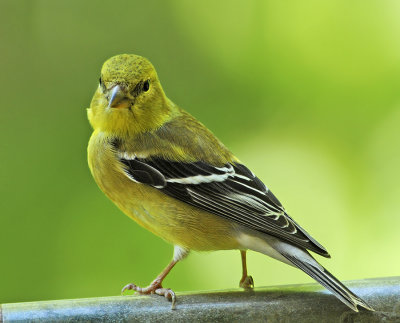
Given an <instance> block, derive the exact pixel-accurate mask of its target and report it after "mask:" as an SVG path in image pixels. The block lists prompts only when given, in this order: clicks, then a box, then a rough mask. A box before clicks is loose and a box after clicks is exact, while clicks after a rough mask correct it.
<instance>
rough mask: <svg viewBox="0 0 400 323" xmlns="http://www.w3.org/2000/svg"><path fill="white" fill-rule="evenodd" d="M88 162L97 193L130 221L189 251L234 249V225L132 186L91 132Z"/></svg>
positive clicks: (103, 139) (101, 138)
mask: <svg viewBox="0 0 400 323" xmlns="http://www.w3.org/2000/svg"><path fill="white" fill-rule="evenodd" d="M88 162H89V167H90V170H91V172H92V174H93V177H94V179H95V181H96V183H97V184H98V185H99V187H100V188H101V190H102V191H103V192H104V193H105V194H106V195H107V196H108V197H109V198H110V199H111V200H112V201H113V202H114V203H115V204H116V205H117V206H118V207H119V208H120V209H121V210H122V211H123V212H124V213H125V214H126V215H128V216H129V217H130V218H132V219H133V220H135V221H136V222H137V223H139V224H140V225H142V226H143V227H145V228H146V229H147V230H149V231H151V232H153V233H154V234H156V235H157V236H159V237H161V238H163V239H164V240H166V241H168V242H170V243H172V244H175V245H179V246H181V247H185V248H187V249H193V250H221V249H237V248H238V243H237V240H236V231H237V225H236V224H235V223H232V222H231V221H228V220H225V219H223V218H221V217H219V216H217V215H214V214H211V213H208V212H205V211H202V210H200V209H198V208H195V207H193V206H191V205H188V204H186V203H183V202H181V201H179V200H176V199H174V198H172V197H170V196H167V195H165V194H164V193H162V192H161V191H159V190H158V189H156V188H153V187H151V186H148V185H145V184H140V183H135V182H133V181H132V180H131V179H129V178H128V177H127V176H126V175H125V174H124V172H123V168H122V164H121V163H120V162H119V161H118V159H117V157H116V155H115V152H114V151H113V149H112V146H111V144H110V143H109V139H108V138H107V136H106V135H105V134H104V133H102V132H100V131H95V132H94V133H93V135H92V137H91V138H90V141H89V147H88Z"/></svg>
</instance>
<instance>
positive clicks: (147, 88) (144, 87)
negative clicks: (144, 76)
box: [143, 80, 150, 92]
mask: <svg viewBox="0 0 400 323" xmlns="http://www.w3.org/2000/svg"><path fill="white" fill-rule="evenodd" d="M149 89H150V80H147V81H145V82H144V83H143V91H144V92H147V91H148V90H149Z"/></svg>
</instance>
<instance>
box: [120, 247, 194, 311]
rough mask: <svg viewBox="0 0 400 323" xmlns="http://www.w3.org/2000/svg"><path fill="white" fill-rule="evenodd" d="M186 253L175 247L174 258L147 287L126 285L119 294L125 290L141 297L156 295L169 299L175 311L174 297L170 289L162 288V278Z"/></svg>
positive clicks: (186, 251)
mask: <svg viewBox="0 0 400 323" xmlns="http://www.w3.org/2000/svg"><path fill="white" fill-rule="evenodd" d="M188 253H189V251H188V250H185V249H183V248H181V247H178V246H175V249H174V258H173V259H172V261H171V262H170V263H169V264H168V266H167V267H165V269H164V270H163V271H162V272H161V273H160V274H159V275H158V276H157V278H156V279H154V280H153V281H152V282H151V284H150V285H149V286H147V287H144V288H142V287H139V286H136V285H135V284H128V285H126V286H124V288H122V291H121V294H123V293H124V292H125V291H126V290H134V291H135V292H137V293H139V294H141V295H148V294H157V295H160V296H164V297H165V298H167V299H170V300H171V301H172V306H171V309H175V303H176V295H175V293H174V291H173V290H172V289H170V288H164V287H162V282H163V280H164V278H165V277H166V276H167V275H168V273H169V272H170V271H171V269H172V268H173V267H174V266H175V264H176V263H177V262H178V261H179V260H181V259H183V258H185V257H186V256H187V254H188Z"/></svg>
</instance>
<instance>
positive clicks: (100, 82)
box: [99, 76, 103, 85]
mask: <svg viewBox="0 0 400 323" xmlns="http://www.w3.org/2000/svg"><path fill="white" fill-rule="evenodd" d="M99 84H100V85H102V84H103V81H102V80H101V76H100V78H99Z"/></svg>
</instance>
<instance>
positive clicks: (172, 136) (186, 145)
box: [88, 54, 373, 311]
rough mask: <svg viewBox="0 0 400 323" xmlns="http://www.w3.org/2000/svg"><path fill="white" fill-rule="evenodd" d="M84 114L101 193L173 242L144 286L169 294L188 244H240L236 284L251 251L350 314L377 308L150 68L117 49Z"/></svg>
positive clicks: (247, 280) (246, 279)
mask: <svg viewBox="0 0 400 323" xmlns="http://www.w3.org/2000/svg"><path fill="white" fill-rule="evenodd" d="M88 118H89V121H90V123H91V125H92V127H93V129H94V132H93V134H92V136H91V138H90V141H89V146H88V160H89V167H90V170H91V172H92V174H93V177H94V179H95V181H96V183H97V184H98V185H99V187H100V188H101V189H102V191H103V192H104V193H105V194H106V195H107V196H108V197H109V198H110V199H111V200H112V201H113V202H114V203H115V204H116V205H117V206H118V207H119V208H120V209H121V210H122V211H123V212H124V213H125V214H126V215H128V216H129V217H130V218H132V219H133V220H135V221H136V222H137V223H139V224H140V225H142V226H143V227H145V228H146V229H147V230H149V231H151V232H153V233H154V234H156V235H158V236H159V237H161V238H163V239H164V240H166V241H168V242H169V243H171V244H173V245H174V255H173V259H172V261H171V262H170V263H169V265H168V266H167V267H166V268H165V269H164V271H162V273H161V274H160V275H159V276H158V277H157V278H156V279H155V280H154V281H153V282H152V283H151V284H150V285H149V286H148V287H146V288H140V287H138V286H136V285H135V284H128V285H126V286H125V287H124V288H123V290H122V292H124V291H125V290H127V289H131V290H134V291H136V292H138V293H140V294H150V293H155V294H158V295H163V296H165V297H167V298H169V299H172V306H173V307H174V305H175V299H176V297H175V293H174V292H173V291H172V290H171V289H166V288H163V287H162V282H163V279H164V278H165V277H166V276H167V274H168V273H169V271H170V270H171V269H172V267H174V265H175V264H176V263H177V262H178V261H180V260H182V259H184V258H185V257H186V256H187V255H188V253H189V251H190V250H196V251H203V250H232V249H235V250H239V251H240V253H241V257H242V266H243V276H242V278H241V280H240V286H241V287H243V288H252V287H253V279H252V278H251V276H248V275H247V269H246V251H247V250H254V251H257V252H260V253H263V254H265V255H268V256H270V257H273V258H275V259H277V260H280V261H282V262H284V263H287V264H289V265H291V266H294V267H297V268H299V269H301V270H303V271H304V272H305V273H306V274H308V275H310V276H311V277H312V278H314V279H315V280H316V281H317V282H319V283H320V284H321V285H323V286H325V287H326V288H327V289H329V290H330V291H331V292H332V293H333V294H334V295H335V296H336V297H337V298H339V299H340V300H341V301H342V302H343V303H344V304H346V305H347V306H349V307H350V308H351V309H353V310H354V311H358V308H357V307H358V306H361V307H364V308H366V309H368V310H373V309H372V308H371V307H370V306H369V305H368V304H367V303H366V302H365V301H363V300H362V299H360V298H359V297H358V296H356V295H355V294H353V293H352V292H351V291H350V290H349V289H347V288H346V287H345V286H344V285H343V284H342V283H341V282H340V281H339V280H337V279H336V278H335V277H334V276H332V275H331V274H330V273H329V272H328V271H327V270H326V269H325V268H324V267H322V266H321V265H320V264H319V263H318V262H317V261H316V260H315V259H314V258H313V257H312V256H311V255H310V253H309V252H308V250H309V251H313V252H315V253H317V254H319V255H322V256H324V257H330V256H329V254H328V252H327V251H326V250H325V248H324V247H323V246H322V245H321V244H319V243H318V242H317V241H316V240H315V239H313V238H312V237H311V236H310V235H309V234H308V233H307V232H306V231H305V230H304V229H303V228H302V227H300V226H299V225H298V224H297V223H296V222H295V221H294V220H293V219H292V218H291V217H290V216H289V215H288V214H287V213H286V211H285V209H284V207H283V206H282V204H281V203H280V202H279V201H278V199H277V198H276V197H275V196H274V194H272V192H271V191H270V190H269V189H268V188H267V187H266V186H265V185H264V184H263V182H262V181H261V180H260V179H258V178H257V177H256V176H255V175H254V174H253V173H252V172H251V171H250V170H249V169H248V168H247V167H246V166H244V165H243V164H242V163H241V162H240V161H239V159H237V158H236V157H235V156H234V155H233V154H232V153H231V152H230V151H229V150H228V149H227V148H226V147H225V146H224V145H223V144H222V143H221V142H220V141H219V140H218V139H217V138H216V137H215V136H214V135H213V134H212V133H211V132H210V131H209V130H208V129H207V128H206V127H205V126H204V125H203V124H201V123H200V122H199V121H197V120H196V119H195V118H194V117H192V116H191V115H190V114H189V113H187V112H186V111H184V110H182V109H181V108H180V107H178V106H177V105H175V104H174V103H173V102H172V101H171V100H169V99H168V98H167V97H166V95H165V93H164V91H163V89H162V87H161V84H160V81H159V79H158V76H157V73H156V71H155V69H154V67H153V65H152V64H151V63H150V62H149V61H148V60H147V59H145V58H143V57H141V56H137V55H128V54H124V55H117V56H114V57H112V58H110V59H109V60H107V61H106V62H105V63H104V65H103V67H102V70H101V76H100V82H99V86H98V88H97V90H96V92H95V94H94V97H93V99H92V102H91V104H90V108H89V109H88Z"/></svg>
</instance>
